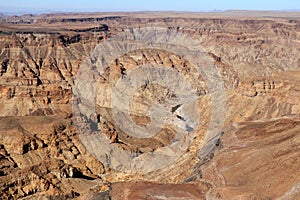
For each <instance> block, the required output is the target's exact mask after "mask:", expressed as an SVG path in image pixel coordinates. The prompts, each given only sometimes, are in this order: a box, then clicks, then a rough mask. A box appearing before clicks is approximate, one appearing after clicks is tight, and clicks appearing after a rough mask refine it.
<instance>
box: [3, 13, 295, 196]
mask: <svg viewBox="0 0 300 200" xmlns="http://www.w3.org/2000/svg"><path fill="white" fill-rule="evenodd" d="M272 15H273V16H272ZM299 16H300V15H299ZM299 23H300V21H299V17H298V16H297V15H295V14H294V15H293V16H290V17H289V16H286V17H277V16H276V13H275V14H274V13H273V14H270V13H268V16H267V17H262V16H261V17H254V18H253V17H238V15H234V14H232V15H228V16H226V15H225V16H214V15H213V14H207V16H205V15H203V14H183V15H182V16H178V15H175V14H171V13H169V14H162V13H155V14H153V15H152V16H151V17H149V15H148V14H140V13H138V14H116V13H114V14H111V15H108V14H60V15H39V16H32V15H29V16H21V17H9V18H6V19H2V22H1V24H0V63H1V65H0V102H1V105H2V106H0V116H1V117H0V191H1V197H2V198H3V199H17V198H21V199H39V198H41V199H52V198H57V199H72V198H77V199H110V198H111V199H297V198H300V196H299V195H300V192H299V181H300V174H299V172H300V171H299V170H298V169H299V166H300V163H299V159H298V158H299V156H300V155H299V154H300V153H299V148H298V147H297V146H299V144H298V143H299V141H300V139H299V114H300V103H299V99H300V90H299V88H300V87H299V86H300V66H299V65H300V53H299V51H300V49H299V47H298V46H299V42H300V26H299ZM132 27H134V28H141V27H167V28H168V29H169V30H170V31H175V32H179V33H184V34H186V35H188V36H189V37H190V38H193V40H195V41H197V44H198V45H199V46H202V47H203V49H204V50H205V51H204V54H201V55H202V56H204V57H207V59H209V60H210V62H211V63H212V65H213V66H214V67H215V68H216V69H217V71H219V72H220V77H221V80H222V83H223V86H224V93H225V94H226V99H225V102H226V110H224V112H223V110H222V113H218V114H217V116H219V115H224V126H222V129H221V130H219V131H218V132H216V133H214V134H215V138H213V139H211V140H205V136H206V133H207V132H206V130H207V129H209V128H210V127H209V123H210V120H211V116H212V115H213V114H212V113H211V109H212V108H213V107H214V105H212V104H211V99H212V98H213V95H214V94H212V93H211V92H210V90H209V87H210V86H209V85H208V84H207V83H206V82H205V77H204V76H199V74H198V73H197V70H196V68H195V67H194V66H193V65H192V63H191V62H189V61H188V60H187V59H185V57H184V56H182V55H180V54H177V55H176V54H174V53H173V52H172V49H171V48H170V49H169V50H170V51H168V50H163V49H155V50H153V49H152V50H151V49H150V50H149V49H139V50H136V51H132V52H129V53H127V54H124V55H121V56H120V57H118V58H117V59H115V60H114V61H113V62H112V63H110V64H109V67H108V68H106V69H105V71H104V72H103V74H102V75H101V77H100V78H99V82H98V83H97V89H98V91H97V92H98V93H97V96H96V97H95V99H92V101H95V102H96V103H95V107H96V110H95V113H94V114H95V115H89V116H86V117H82V116H80V117H82V119H80V120H83V121H88V122H92V124H93V126H96V127H98V128H100V129H101V131H102V132H101V133H99V132H97V133H95V132H91V133H89V132H88V131H83V132H84V133H87V134H86V135H88V137H89V138H97V137H96V136H97V134H100V135H104V136H105V137H106V138H107V139H108V140H109V141H110V142H109V144H110V145H113V146H114V147H116V148H119V149H122V150H125V151H127V152H133V153H135V154H136V155H138V156H141V155H146V154H147V153H149V154H151V152H152V153H153V152H154V153H155V152H159V149H160V148H162V147H164V146H167V145H168V144H170V143H172V142H173V141H174V138H176V128H174V127H172V126H168V127H163V128H162V130H161V131H160V132H159V134H157V135H156V136H155V137H151V138H146V139H145V138H144V139H141V138H139V137H135V136H132V135H130V134H129V133H128V132H126V131H124V130H122V129H121V128H119V127H118V125H117V123H116V122H115V121H114V116H113V106H112V103H111V100H110V97H111V95H112V90H110V88H111V86H113V85H115V84H117V81H118V80H120V79H121V80H122V79H124V80H126V76H129V75H130V73H129V72H130V71H132V70H133V69H136V68H138V66H142V65H159V66H161V67H163V68H165V69H172V70H176V71H178V72H180V73H181V74H183V75H184V76H185V77H186V79H187V80H188V82H189V83H190V84H191V87H192V88H196V90H195V93H196V95H197V98H198V100H197V103H198V105H199V106H198V108H197V109H199V113H200V115H201V120H202V121H201V123H202V124H201V126H199V127H198V128H197V129H196V130H195V131H193V132H195V133H196V135H195V137H194V138H193V142H192V144H191V145H190V146H189V148H188V149H187V151H186V152H185V153H184V155H183V156H181V157H180V158H179V159H178V160H177V161H176V162H175V163H172V164H171V165H168V166H167V167H164V168H160V169H157V170H156V171H151V172H144V173H124V172H122V171H120V170H116V169H115V168H114V167H112V166H114V165H113V164H111V163H109V162H105V161H103V160H101V159H99V157H97V153H99V152H100V153H101V152H104V150H103V149H101V148H99V147H97V146H96V145H97V143H93V142H91V141H89V142H90V143H88V145H87V143H85V140H84V137H85V136H84V137H83V136H82V133H83V132H82V131H80V130H79V129H78V121H77V120H78V119H77V118H76V114H75V113H74V112H75V111H74V107H72V106H73V103H74V102H76V101H77V99H76V98H73V91H72V89H74V88H76V78H77V75H78V74H80V73H82V72H84V73H85V72H86V73H89V71H88V70H87V71H84V70H83V71H80V70H82V68H80V67H81V66H83V63H84V62H85V61H86V59H90V58H92V57H93V55H91V53H92V52H94V49H95V47H96V46H97V45H99V44H100V45H101V44H103V43H105V42H106V41H107V40H109V39H110V38H113V37H114V36H116V35H118V34H120V33H124V32H126V31H128V29H129V28H132ZM120 49H121V48H120ZM173 50H174V49H173ZM84 73H83V74H84ZM138 76H140V75H138ZM86 80H87V82H88V81H89V80H88V79H86ZM178 84H179V86H180V87H181V86H185V85H186V84H185V82H179V83H178ZM180 89H182V90H184V87H183V88H180ZM180 89H179V87H178V90H179V91H180ZM172 92H173V93H172ZM176 95H177V93H176V92H174V91H172V90H170V89H168V88H167V87H163V86H160V85H159V84H145V85H143V87H140V88H139V89H138V90H137V91H136V92H135V94H134V95H133V97H132V98H131V99H130V102H129V107H128V110H130V117H131V119H132V121H133V122H134V123H136V124H137V125H138V126H140V127H146V126H147V125H148V124H150V123H151V120H153V119H151V118H150V117H149V116H148V115H147V112H148V111H149V110H150V105H151V104H153V103H154V102H159V104H160V105H163V106H165V107H166V106H169V104H167V102H169V101H172V100H174V98H175V97H176ZM87 102H89V101H88V100H87ZM121 103H122V102H121ZM182 107H183V106H182V105H181V104H180V105H175V106H174V105H173V107H172V106H171V107H170V109H169V111H170V113H171V114H172V115H174V116H175V119H176V120H178V123H181V122H182V121H185V120H183V119H184V117H183V116H181V115H179V114H178V113H179V112H180V111H181V110H182V109H183V108H182ZM186 109H187V110H188V111H189V113H193V112H191V111H190V110H189V109H188V108H187V107H186ZM192 111H193V110H192ZM156 112H158V111H157V110H156ZM158 119H160V118H158ZM189 128H192V127H189ZM189 128H187V130H189ZM188 132H189V131H188ZM89 134H90V135H89ZM94 141H96V140H94ZM204 147H205V148H204ZM201 149H202V150H201ZM203 149H204V150H203ZM93 150H96V151H93ZM199 152H200V153H199ZM203 152H204V153H203ZM107 155H108V156H112V155H113V154H110V155H109V154H107ZM112 157H113V156H112ZM149 166H150V163H149ZM141 188H142V190H141ZM120 191H124V192H121V193H120Z"/></svg>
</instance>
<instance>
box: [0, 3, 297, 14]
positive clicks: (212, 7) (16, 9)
mask: <svg viewBox="0 0 300 200" xmlns="http://www.w3.org/2000/svg"><path fill="white" fill-rule="evenodd" d="M221 10H300V0H0V12H2V13H9V12H11V13H33V14H34V13H42V12H57V11H59V12H60V11H66V12H68V11H69V12H73V11H79V12H80V11H81V12H88V11H91V12H92V11H99V12H110V11H193V12H201V11H221Z"/></svg>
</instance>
